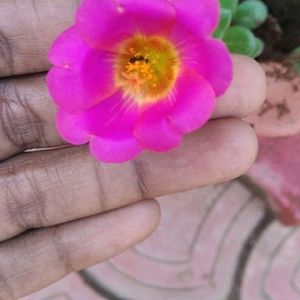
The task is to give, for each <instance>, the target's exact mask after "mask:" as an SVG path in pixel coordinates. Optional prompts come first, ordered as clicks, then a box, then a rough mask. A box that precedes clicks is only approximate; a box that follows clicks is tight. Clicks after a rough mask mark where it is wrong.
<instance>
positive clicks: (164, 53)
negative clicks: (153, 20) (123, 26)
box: [115, 35, 180, 104]
mask: <svg viewBox="0 0 300 300" xmlns="http://www.w3.org/2000/svg"><path fill="white" fill-rule="evenodd" d="M118 53H119V54H118V55H117V57H116V61H115V80H116V85H117V87H119V88H121V89H122V90H123V91H124V94H125V95H126V96H129V97H131V98H133V99H134V100H135V101H136V102H137V103H138V104H146V103H153V102H157V101H159V100H161V99H163V98H164V97H165V96H167V95H168V94H169V93H170V92H171V90H172V88H173V86H174V84H175V82H176V79H177V77H178V73H179V67H180V60H179V56H178V53H177V51H176V49H175V47H174V46H173V45H172V44H171V43H170V42H169V41H168V40H167V39H165V38H163V37H160V36H149V37H146V36H143V35H136V36H134V37H133V38H130V39H128V40H125V41H124V42H123V43H122V44H121V45H120V48H119V50H118Z"/></svg>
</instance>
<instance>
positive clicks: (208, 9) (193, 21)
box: [170, 0, 220, 37]
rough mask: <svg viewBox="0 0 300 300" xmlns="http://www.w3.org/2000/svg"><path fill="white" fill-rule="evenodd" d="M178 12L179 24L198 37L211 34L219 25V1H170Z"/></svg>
mask: <svg viewBox="0 0 300 300" xmlns="http://www.w3.org/2000/svg"><path fill="white" fill-rule="evenodd" d="M170 2H171V3H172V4H173V5H174V7H175V9H176V11H177V22H178V23H179V26H184V27H186V28H187V29H188V30H191V31H192V32H193V33H194V34H196V35H197V36H199V37H200V36H202V35H203V34H211V33H213V32H214V31H215V29H216V28H217V26H218V23H219V17H220V4H219V0H170Z"/></svg>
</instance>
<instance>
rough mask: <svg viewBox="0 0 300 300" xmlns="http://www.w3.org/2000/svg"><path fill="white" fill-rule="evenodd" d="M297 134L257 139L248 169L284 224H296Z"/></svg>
mask: <svg viewBox="0 0 300 300" xmlns="http://www.w3.org/2000/svg"><path fill="white" fill-rule="evenodd" d="M299 154H300V134H298V135H296V136H292V137H286V138H276V139H275V138H260V150H259V155H258V158H257V161H256V163H255V164H254V166H253V167H252V168H251V169H250V171H249V172H248V176H249V177H250V178H251V180H252V181H254V182H255V183H257V184H258V185H259V186H260V187H262V188H263V189H264V190H265V191H266V192H267V193H269V194H270V196H269V197H268V199H269V202H270V204H271V206H272V207H273V208H274V209H275V211H276V213H277V214H278V215H279V217H280V218H281V220H282V222H283V223H285V224H287V225H295V224H300V155H299Z"/></svg>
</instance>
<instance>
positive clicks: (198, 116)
mask: <svg viewBox="0 0 300 300" xmlns="http://www.w3.org/2000/svg"><path fill="white" fill-rule="evenodd" d="M175 89H176V91H175V92H174V100H175V103H174V107H173V110H172V114H171V116H170V117H169V121H170V124H171V126H172V127H173V128H175V129H176V130H177V131H180V132H182V133H190V132H193V131H195V130H197V129H199V128H200V127H201V126H203V125H204V124H205V123H206V122H207V121H208V120H209V119H210V117H211V115H212V113H213V111H214V108H215V103H216V99H215V98H216V97H215V93H214V91H213V89H212V87H211V86H210V84H209V83H208V82H207V81H206V80H204V79H203V78H201V77H200V76H199V75H197V74H195V73H194V72H191V71H185V72H183V73H182V74H181V77H180V78H179V79H178V82H177V85H176V88H175Z"/></svg>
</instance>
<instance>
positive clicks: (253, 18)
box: [233, 0, 268, 29]
mask: <svg viewBox="0 0 300 300" xmlns="http://www.w3.org/2000/svg"><path fill="white" fill-rule="evenodd" d="M267 17H268V9H267V6H266V5H265V4H264V3H263V2H261V1H259V0H246V1H244V2H242V3H241V4H240V5H239V6H238V8H237V10H236V12H235V14H234V16H233V23H234V24H235V25H240V26H244V27H246V28H249V29H256V28H257V27H259V26H260V25H261V24H263V23H264V22H265V21H266V19H267Z"/></svg>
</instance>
